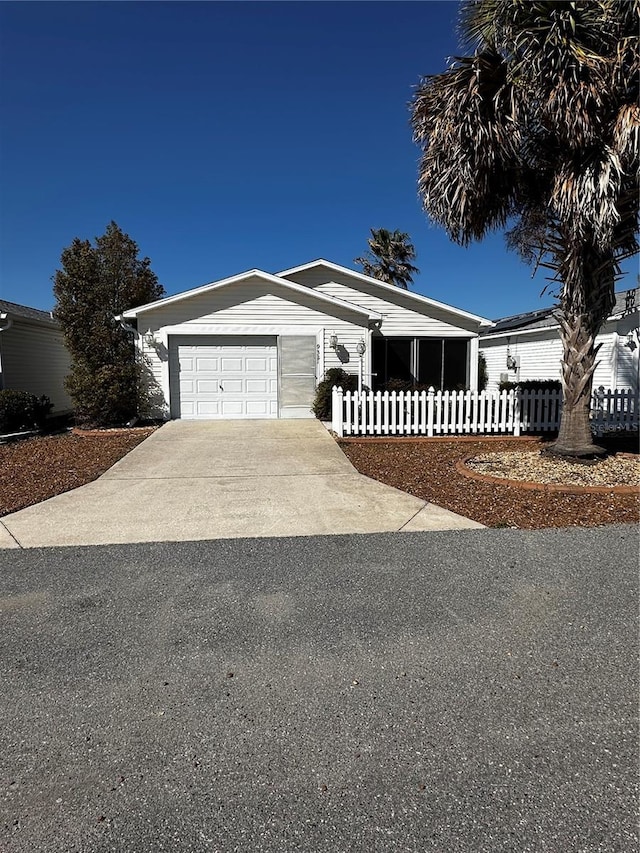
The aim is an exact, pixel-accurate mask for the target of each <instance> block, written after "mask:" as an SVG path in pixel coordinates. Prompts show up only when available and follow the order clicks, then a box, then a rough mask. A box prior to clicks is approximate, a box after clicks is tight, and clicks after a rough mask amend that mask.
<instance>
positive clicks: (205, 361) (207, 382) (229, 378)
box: [170, 335, 278, 420]
mask: <svg viewBox="0 0 640 853" xmlns="http://www.w3.org/2000/svg"><path fill="white" fill-rule="evenodd" d="M171 356H172V358H171V365H170V370H171V380H172V381H171V413H172V416H173V417H174V418H185V419H200V420H210V419H215V418H276V417H277V416H278V356H277V348H276V339H275V337H257V336H253V335H252V336H246V337H245V336H238V337H236V336H233V337H231V336H228V337H227V336H225V337H215V338H213V337H211V338H209V337H204V338H203V337H195V336H194V337H189V338H184V337H179V338H176V339H175V340H174V341H173V343H172V347H171Z"/></svg>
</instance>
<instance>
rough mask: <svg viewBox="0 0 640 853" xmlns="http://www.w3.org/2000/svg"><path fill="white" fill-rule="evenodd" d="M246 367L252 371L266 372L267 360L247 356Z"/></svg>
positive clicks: (267, 367) (267, 368)
mask: <svg viewBox="0 0 640 853" xmlns="http://www.w3.org/2000/svg"><path fill="white" fill-rule="evenodd" d="M246 369H247V370H248V371H251V372H252V373H254V372H255V373H268V372H269V361H268V359H266V358H251V357H249V356H247V360H246Z"/></svg>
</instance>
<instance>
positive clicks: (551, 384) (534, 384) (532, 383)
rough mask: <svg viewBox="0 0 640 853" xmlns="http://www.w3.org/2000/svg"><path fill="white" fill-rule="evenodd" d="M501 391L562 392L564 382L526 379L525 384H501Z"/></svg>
mask: <svg viewBox="0 0 640 853" xmlns="http://www.w3.org/2000/svg"><path fill="white" fill-rule="evenodd" d="M498 387H499V388H500V390H501V391H511V389H512V388H519V389H520V390H521V391H546V389H547V388H548V389H549V390H550V391H562V382H560V380H559V379H525V380H524V381H523V382H501V383H500V385H499V386H498Z"/></svg>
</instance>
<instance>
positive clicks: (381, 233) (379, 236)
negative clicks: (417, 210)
mask: <svg viewBox="0 0 640 853" xmlns="http://www.w3.org/2000/svg"><path fill="white" fill-rule="evenodd" d="M367 243H368V244H369V249H370V251H369V252H367V254H366V255H365V256H364V257H362V258H355V259H354V262H355V263H356V264H360V266H361V267H362V271H363V272H364V274H365V275H370V276H372V278H377V279H378V280H379V281H386V282H387V284H395V285H396V286H397V287H402V288H404V289H405V290H407V289H408V287H409V285H410V284H411V283H412V282H413V274H414V273H419V272H420V270H419V269H418V268H417V267H414V266H412V264H411V261H415V259H416V250H415V249H414V247H413V243H411V240H410V238H409V235H408V234H404V233H403V232H402V231H387V229H386V228H372V229H371V237H369V239H368V240H367Z"/></svg>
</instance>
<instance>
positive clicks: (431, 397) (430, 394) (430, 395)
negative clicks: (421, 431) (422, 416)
mask: <svg viewBox="0 0 640 853" xmlns="http://www.w3.org/2000/svg"><path fill="white" fill-rule="evenodd" d="M435 395H436V389H435V388H434V387H433V385H430V386H429V390H428V391H427V435H428V436H429V438H433V410H434V401H435Z"/></svg>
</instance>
